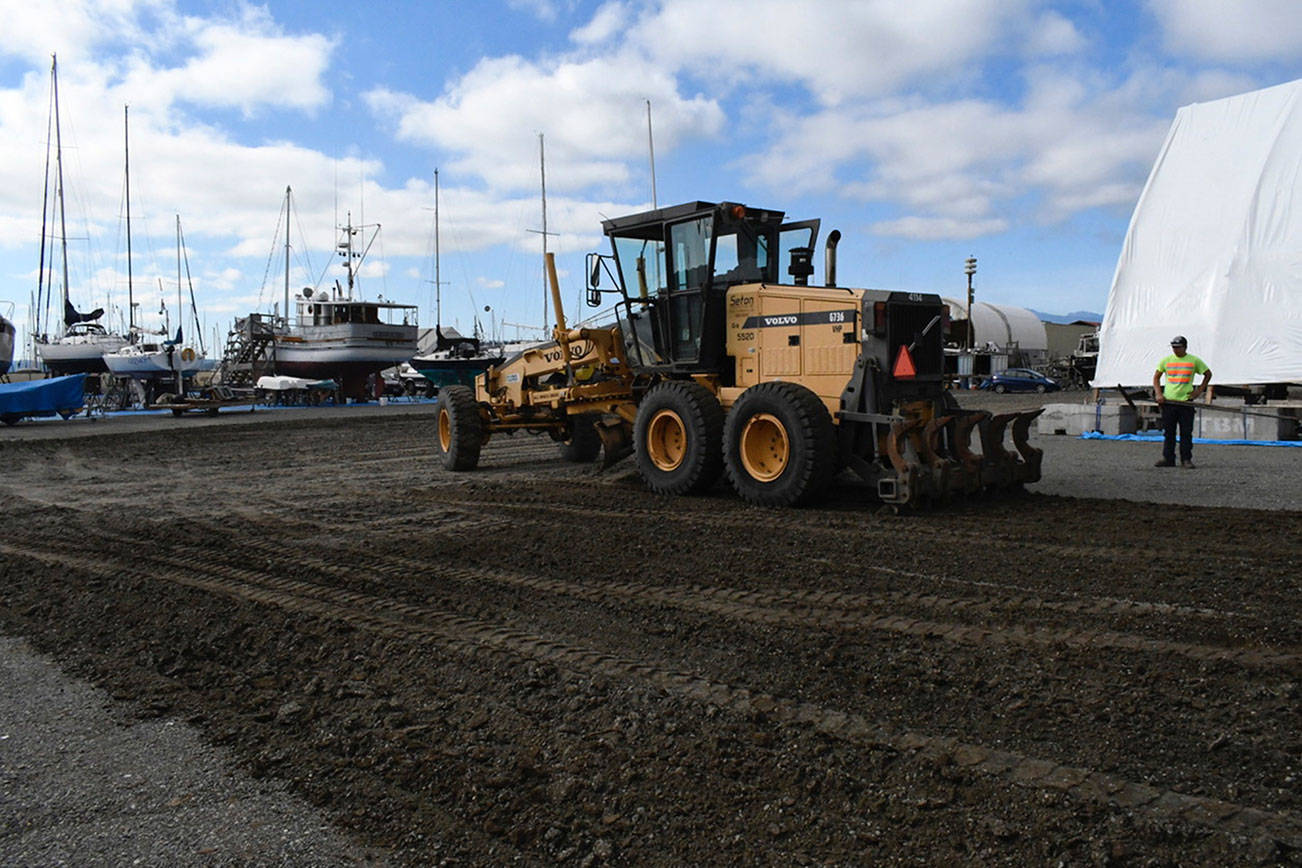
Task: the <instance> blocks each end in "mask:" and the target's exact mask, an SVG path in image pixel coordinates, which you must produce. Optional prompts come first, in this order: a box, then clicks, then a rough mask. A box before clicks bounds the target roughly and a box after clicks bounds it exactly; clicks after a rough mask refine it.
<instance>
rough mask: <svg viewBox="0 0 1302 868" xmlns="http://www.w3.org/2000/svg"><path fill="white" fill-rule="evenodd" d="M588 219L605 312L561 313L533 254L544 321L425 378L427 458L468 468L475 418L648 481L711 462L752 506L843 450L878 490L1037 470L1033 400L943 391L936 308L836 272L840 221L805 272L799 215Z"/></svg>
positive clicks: (592, 290) (597, 292)
mask: <svg viewBox="0 0 1302 868" xmlns="http://www.w3.org/2000/svg"><path fill="white" fill-rule="evenodd" d="M603 226H604V229H605V234H606V235H607V237H609V238H610V240H611V252H610V253H606V254H596V253H594V254H589V256H588V263H587V266H588V267H587V271H588V290H587V299H586V300H587V302H588V304H589V305H592V306H594V307H600V306H601V305H602V303H603V300H604V296H606V295H608V294H614V295H615V296H616V299H615V305H614V310H615V321H614V322H613V323H612V324H610V325H607V326H602V327H595V328H570V327H568V326H567V325H566V323H565V317H564V312H563V309H562V305H561V295H560V291H559V286H558V284H557V280H556V272H555V264H554V261H553V260H551V259H550V258H549V259H548V262H547V266H548V273H549V279H550V283H551V295H552V302H553V305H554V307H555V310H556V314H557V326H556V328H555V330H554V332H553V338H554V339H553V341H551V342H550V343H546V344H543V345H540V346H537V347H533V348H531V349H527V350H525V351H524V352H522V353H520V354H518V355H516V356H513V357H511V358H508V359H505V360H504V361H503V362H502V363H501V364H500V365H497V366H494V367H492V368H489V369H488V370H487V371H485V372H484V373H483V374H482V375H480V376H479V378H478V379H477V380H476V383H475V387H474V388H473V389H471V388H469V387H466V386H450V387H446V388H444V389H443V390H441V394H440V404H439V410H438V417H437V418H438V421H437V426H438V432H437V433H438V436H437V442H438V447H439V449H440V451H441V453H442V459H443V464H444V466H445V467H446V468H448V469H450V470H471V469H473V468H475V467H476V465H477V464H478V461H479V455H480V450H481V448H482V447H483V445H484V443H485V442H487V440H488V438H489V437H491V436H492V435H494V434H506V433H514V432H517V431H527V432H532V433H542V434H547V435H549V436H551V437H552V438H553V439H555V440H556V441H558V442H559V443H560V444H561V451H562V454H563V455H564V456H565V457H566V458H568V459H570V460H573V461H593V460H595V459H596V457H597V455H598V453H599V452H601V451H602V450H603V449H604V452H605V458H606V461H607V462H608V463H611V462H613V461H616V460H618V459H620V458H622V457H624V456H626V455H628V454H629V453H630V452H632V453H633V454H634V455H635V456H636V461H637V468H638V471H639V472H640V474H641V476H642V478H643V480H644V481H645V482H646V485H647V486H648V487H649V488H650V489H651V490H652V491H655V492H658V493H661V494H691V493H697V492H702V491H704V490H706V489H708V488H710V487H711V486H713V485H714V484H715V483H716V482H717V481H718V479H719V477H720V476H721V475H722V474H725V473H726V475H727V477H728V480H729V481H730V482H731V484H732V487H733V488H734V489H735V490H736V491H737V493H738V494H739V495H740V496H741V497H742V498H743V499H745V500H747V501H750V502H752V503H756V504H761V505H769V506H792V505H798V504H803V503H808V502H810V501H811V500H813V499H815V498H817V497H818V496H819V494H820V493H822V492H823V491H824V489H826V487H827V486H828V484H829V483H830V482H831V480H832V479H833V477H835V476H836V475H837V474H838V473H840V472H841V471H842V470H844V469H846V468H848V469H849V470H851V471H853V472H854V473H856V474H857V475H858V476H860V477H861V478H862V479H864V480H866V481H867V482H868V483H869V485H871V486H872V489H873V490H874V491H875V493H876V495H877V497H878V498H880V499H881V500H882V501H883V502H885V503H887V504H894V505H897V506H917V505H920V504H924V503H926V502H930V501H934V500H941V499H945V498H948V497H950V496H951V495H953V494H955V493H967V494H971V493H975V492H978V491H981V490H983V489H989V488H999V487H1012V486H1019V485H1021V484H1023V483H1028V482H1035V481H1036V480H1038V479H1039V477H1040V457H1041V456H1040V451H1039V450H1037V449H1035V448H1033V447H1031V446H1030V445H1029V444H1028V443H1027V433H1028V430H1029V425H1030V423H1031V421H1032V420H1033V419H1034V418H1035V416H1036V415H1037V414H1038V411H1036V412H1032V413H1010V414H1003V415H998V416H992V415H991V414H989V413H985V412H981V411H971V410H963V409H960V408H959V407H958V406H957V404H956V402H955V401H954V400H953V398H952V396H951V395H950V394H949V392H948V391H947V390H946V386H945V379H944V342H943V335H944V333H945V330H946V326H947V324H948V323H947V317H948V307H947V306H946V305H945V304H944V303H943V302H942V301H941V299H940V297H939V296H937V295H933V294H929V293H909V292H893V291H888V290H875V289H851V288H845V287H840V286H837V284H836V246H837V243H838V242H839V240H840V232H837V231H833V232H832V233H830V235H829V237H828V239H827V242H826V247H825V265H824V281H823V282H824V285H822V286H815V285H810V282H809V279H810V277H811V276H812V275H813V272H814V269H813V255H814V249H815V243H816V240H817V236H818V231H819V221H818V220H811V221H803V222H785V220H784V214H783V212H781V211H772V210H762V209H758V208H751V207H748V206H745V205H742V204H738V203H732V202H721V203H710V202H689V203H686V204H682V205H677V206H674V207H668V208H661V209H658V210H654V211H648V212H645V213H640V214H634V215H631V216H627V217H620V218H616V219H613V220H606V221H605V222H604V223H603ZM784 265H785V266H786V269H785V271H786V276H787V277H788V278H789V279H788V280H785V281H784V280H783V279H782V277H783V275H782V274H781V273H780V272H781V271H782V266H784ZM1010 427H1011V434H1012V443H1013V447H1014V451H1009V450H1008V449H1006V448H1005V445H1004V441H1005V434H1006V433H1007V432H1008V430H1009V429H1010ZM974 430H976V431H978V432H979V434H980V443H981V450H980V451H979V452H976V451H973V449H972V448H971V439H972V432H973V431H974Z"/></svg>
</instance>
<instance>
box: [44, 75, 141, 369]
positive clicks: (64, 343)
mask: <svg viewBox="0 0 1302 868" xmlns="http://www.w3.org/2000/svg"><path fill="white" fill-rule="evenodd" d="M50 89H51V108H50V118H51V121H52V122H53V123H52V125H53V127H54V166H53V169H54V173H53V177H52V176H51V171H50V170H51V165H50V156H49V150H48V145H47V150H46V158H45V190H46V192H45V194H44V195H43V197H42V202H41V264H40V269H39V272H38V275H39V276H38V278H37V298H36V307H35V310H36V311H38V312H39V311H40V310H42V309H43V308H44V307H45V305H46V302H47V300H52V299H48V296H51V295H53V292H54V286H53V284H54V281H53V277H52V274H51V272H53V270H54V255H53V254H54V250H53V247H52V246H51V247H50V248H49V249H48V250H47V246H46V241H47V240H51V239H50V235H49V222H52V221H53V220H54V219H55V218H56V216H57V219H58V226H59V228H58V232H59V246H60V252H61V253H62V262H63V282H62V285H61V287H60V293H59V294H60V297H61V300H62V302H63V304H62V308H63V316H62V319H61V321H60V324H59V327H58V329H57V330H56V331H55V332H54V333H53V334H47V333H45V332H44V331H43V330H42V329H41V328H40V326H39V324H38V326H37V328H36V329H35V331H37V332H38V333H37V334H36V335H35V337H34V338H33V339H32V342H33V345H34V347H35V350H36V354H37V355H38V356H40V359H41V362H42V363H43V364H44V365H45V367H46V369H47V370H48V371H49V372H50V373H51V374H54V375H56V376H61V375H64V374H83V373H85V374H97V373H102V372H103V371H105V370H107V368H106V367H105V365H104V353H106V352H112V351H113V350H117V349H120V348H121V347H124V346H126V344H127V338H125V337H124V336H122V335H120V334H114V333H112V332H110V331H109V330H108V329H106V328H105V327H104V326H103V325H101V324H100V322H99V319H100V318H101V317H102V316H103V315H104V310H103V308H96V309H94V310H93V311H90V312H89V313H82V312H81V311H78V310H77V309H76V307H74V306H73V304H72V302H71V301H70V300H69V298H68V233H67V217H66V216H65V213H64V205H63V136H62V132H61V128H60V123H59V59H58V57H57V56H56V57H55V58H54V59H53V61H52V63H51V65H50ZM51 180H53V181H54V197H53V199H51V197H50V194H49V193H50V191H49V188H50V182H51ZM47 275H49V276H48V278H47Z"/></svg>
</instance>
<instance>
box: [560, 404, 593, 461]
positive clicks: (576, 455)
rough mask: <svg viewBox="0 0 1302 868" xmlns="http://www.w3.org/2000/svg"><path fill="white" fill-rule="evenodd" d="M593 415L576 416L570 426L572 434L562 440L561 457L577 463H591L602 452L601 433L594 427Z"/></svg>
mask: <svg viewBox="0 0 1302 868" xmlns="http://www.w3.org/2000/svg"><path fill="white" fill-rule="evenodd" d="M594 421H595V419H594V417H593V416H591V415H583V416H576V417H574V418H573V422H572V423H571V426H570V436H569V438H568V439H566V440H562V441H561V457H562V458H564V459H565V460H566V461H571V462H573V463H575V464H591V463H592V462H593V461H595V460H596V459H597V456H598V455H600V454H601V435H599V434H598V433H597V429H596V428H594V427H592V423H593V422H594Z"/></svg>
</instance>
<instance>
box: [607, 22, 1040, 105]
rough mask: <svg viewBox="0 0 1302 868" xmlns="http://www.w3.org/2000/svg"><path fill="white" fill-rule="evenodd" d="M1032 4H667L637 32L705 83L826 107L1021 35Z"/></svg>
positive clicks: (941, 73) (958, 62)
mask: <svg viewBox="0 0 1302 868" xmlns="http://www.w3.org/2000/svg"><path fill="white" fill-rule="evenodd" d="M1033 2H1034V0H912V2H909V3H900V2H897V0H860V2H855V3H827V2H819V0H711V2H709V3H701V2H698V0H665V2H664V3H662V4H661V5H660V6H659V8H657V9H655V10H653V11H652V12H651V13H649V14H648V15H646V16H645V17H644V18H643V19H642V20H641V21H640V22H639V23H638V25H637V27H636V28H635V29H634V32H633V39H634V40H635V41H636V43H637V44H638V45H639V47H640V48H641V50H642V51H644V52H645V53H646V54H648V55H649V56H652V57H655V58H657V60H658V61H659V63H660V64H663V65H667V66H668V67H670V68H675V67H682V68H686V69H689V70H691V71H693V72H695V73H698V74H700V75H701V76H702V77H703V78H707V79H710V80H713V81H718V80H719V79H720V78H721V77H722V78H724V79H733V80H737V79H739V78H741V77H743V76H746V75H749V76H752V77H757V78H759V79H762V80H769V81H777V82H784V81H797V82H801V83H803V84H804V85H805V86H806V87H807V88H809V90H810V91H811V92H812V93H813V94H814V95H815V96H816V98H817V99H818V100H819V101H820V102H822V103H823V104H825V105H837V104H839V103H841V102H842V101H844V100H846V99H849V98H854V97H863V96H881V95H883V94H887V93H890V92H892V91H893V90H895V89H896V88H899V87H902V86H905V85H908V84H910V83H917V82H919V81H926V80H931V79H938V78H939V79H946V80H950V79H957V78H961V77H963V76H968V75H970V68H969V67H968V64H969V63H971V62H974V61H977V60H979V59H980V58H982V57H984V56H985V55H986V54H987V53H988V52H990V51H991V50H992V48H998V47H1000V46H1002V45H1003V44H1004V42H1005V40H1007V39H1008V38H1009V35H1010V32H1015V31H1017V30H1019V29H1021V27H1022V26H1023V25H1022V22H1023V21H1025V20H1026V15H1027V10H1028V9H1029V8H1030V7H1031V6H1032V5H1033Z"/></svg>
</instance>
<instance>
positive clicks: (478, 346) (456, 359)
mask: <svg viewBox="0 0 1302 868" xmlns="http://www.w3.org/2000/svg"><path fill="white" fill-rule="evenodd" d="M497 350H500V348H496V347H485V346H484V342H483V338H482V336H481V335H480V334H479V329H478V328H477V327H476V329H475V334H474V335H473V336H472V337H466V336H465V335H462V334H461V333H459V332H458V331H457V330H456V329H453V328H451V327H448V328H447V329H444V327H443V281H442V280H441V274H440V271H439V173H438V170H437V169H435V170H434V348H433V349H432V350H430V351H429V352H427V353H422V354H420V355H417V356H413V357H412V359H411V366H412V367H413V368H415V369H416V370H417V371H419V372H420V375H421V376H422V377H424V378H425V379H426V380H428V381H429V382H430V384H431V385H432V386H434V387H435V388H441V387H443V386H453V385H460V386H473V385H474V384H475V377H477V376H479V375H480V374H482V373H483V372H484V371H486V370H488V369H489V368H491V367H492V366H493V365H500V364H501V363H502V359H503V355H502V353H501V352H500V351H497Z"/></svg>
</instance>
